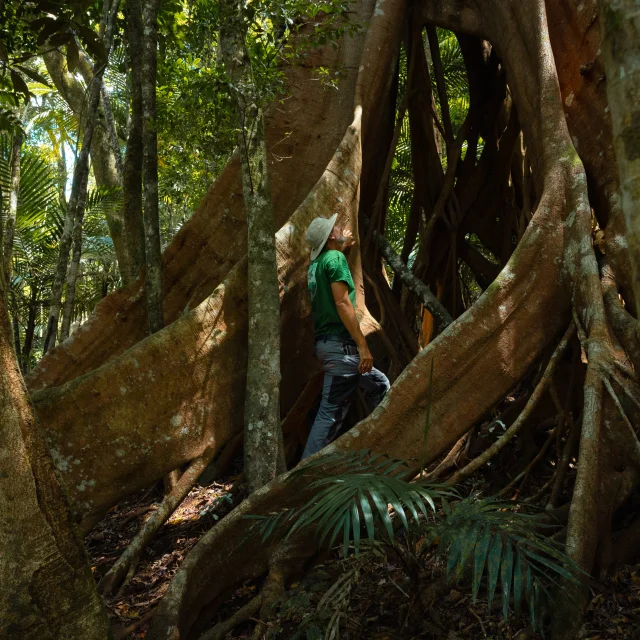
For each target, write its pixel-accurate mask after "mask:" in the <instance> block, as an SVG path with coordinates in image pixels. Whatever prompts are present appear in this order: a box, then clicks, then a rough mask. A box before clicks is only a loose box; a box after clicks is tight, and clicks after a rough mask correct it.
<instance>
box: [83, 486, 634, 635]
mask: <svg viewBox="0 0 640 640" xmlns="http://www.w3.org/2000/svg"><path fill="white" fill-rule="evenodd" d="M233 482H234V478H230V479H229V480H228V482H223V483H213V484H211V485H209V486H206V487H202V486H196V487H195V488H194V489H193V490H192V491H191V493H190V494H189V496H188V497H187V498H186V499H185V501H184V502H183V503H182V505H180V507H179V509H178V510H177V511H176V512H175V513H174V514H173V516H172V517H171V519H170V520H169V522H167V524H166V525H165V526H164V527H163V528H162V530H161V532H160V534H159V535H158V537H157V538H156V539H155V540H154V541H153V542H152V543H151V545H150V546H149V547H148V548H147V550H146V551H145V552H144V553H143V555H142V558H141V560H140V563H139V565H138V569H137V572H136V575H135V577H134V578H133V579H132V581H131V582H130V584H129V585H128V586H127V587H126V588H125V589H124V590H123V591H122V593H121V594H119V595H118V596H117V597H115V598H113V599H111V600H109V601H108V602H107V607H108V610H109V614H110V616H111V618H112V622H113V626H114V631H115V638H116V640H123V639H124V638H131V639H138V638H144V637H145V633H146V629H147V627H148V623H149V620H150V618H151V616H152V615H153V611H154V609H155V606H156V605H157V603H158V601H159V600H160V598H161V597H162V595H163V594H164V592H165V591H166V589H167V587H168V584H169V582H170V580H171V578H172V576H173V575H174V573H175V572H176V570H177V569H178V567H179V565H180V563H181V562H182V560H183V559H184V557H185V556H186V555H187V553H188V552H189V550H190V549H191V548H192V547H193V546H194V545H195V544H196V542H197V541H198V539H199V538H200V537H201V536H202V535H203V533H204V532H205V531H207V530H208V529H210V528H211V527H212V526H215V524H216V522H217V521H218V520H219V519H220V518H222V517H223V516H224V515H225V514H226V513H228V512H229V511H230V510H231V509H232V508H233V506H234V503H237V502H238V501H239V500H240V499H241V497H242V496H241V494H236V495H235V497H234V491H233V490H232V489H233V486H234V485H233ZM161 499H162V494H161V490H160V488H159V487H156V488H154V489H152V490H147V491H144V492H141V493H139V494H138V495H136V496H133V497H132V498H130V499H128V500H126V501H124V502H122V503H121V504H119V505H118V506H116V507H114V508H113V509H111V511H109V513H108V514H107V515H106V517H105V518H104V519H103V520H102V521H101V522H100V523H99V524H98V525H97V526H96V527H95V528H94V529H93V531H92V532H91V533H90V534H89V535H88V536H87V538H86V544H87V549H88V551H89V555H90V557H91V564H92V569H93V572H94V576H95V578H96V580H99V579H100V578H101V577H102V576H103V575H104V574H105V573H106V571H107V570H108V568H109V567H110V566H111V565H112V564H113V562H114V561H115V560H116V559H117V557H118V556H119V555H120V553H121V552H122V551H123V550H124V548H125V547H126V545H127V544H128V543H129V542H130V541H131V539H132V537H133V536H134V535H135V533H136V531H137V530H138V528H139V526H140V525H141V524H142V522H143V521H144V519H145V518H147V517H149V516H150V514H151V511H152V510H153V509H154V505H156V504H157V503H158V502H159V501H160V500H161ZM429 568H430V570H431V572H432V573H431V576H432V578H433V580H434V581H437V580H438V578H439V577H440V576H442V575H443V573H444V568H443V567H442V562H441V560H440V559H439V558H438V556H435V555H434V556H433V559H432V561H430V564H429ZM346 575H349V576H350V577H349V579H348V581H346V582H345V581H343V582H342V583H339V578H340V577H341V576H342V577H344V576H346ZM441 581H442V580H441ZM336 585H337V587H336ZM258 587H259V584H256V583H247V584H245V585H243V586H242V587H241V588H240V589H239V590H238V591H237V592H236V594H235V596H234V598H233V599H232V600H231V601H230V602H229V603H228V609H226V610H221V611H219V612H218V613H217V616H218V619H220V620H222V619H225V618H227V617H228V616H230V615H231V614H232V613H233V612H234V611H235V610H236V609H238V608H239V607H241V606H242V605H244V604H245V603H246V602H247V601H248V600H249V599H250V598H251V597H252V595H254V594H255V591H256V589H257V588H258ZM331 588H333V589H334V591H333V593H332V597H331V606H329V607H328V606H326V605H327V603H326V602H325V606H324V608H323V606H322V604H321V600H322V597H323V595H324V594H325V593H326V592H327V591H328V590H329V589H331ZM415 591H416V589H414V588H412V586H411V583H410V580H409V578H408V577H407V575H406V573H405V572H404V571H403V569H402V567H400V566H397V562H395V561H394V560H393V559H390V558H389V557H387V556H386V555H385V554H384V553H381V552H380V551H378V552H375V553H372V554H369V555H368V556H366V557H361V558H360V559H355V560H354V559H352V560H346V561H345V560H341V559H340V558H339V557H338V554H337V553H336V554H334V555H331V556H329V557H327V558H325V559H324V564H323V565H319V566H318V567H316V568H315V569H314V570H313V571H312V572H311V573H310V574H309V575H308V576H307V577H306V578H305V579H304V580H301V581H300V582H298V583H294V584H293V585H291V587H290V589H289V590H288V591H287V594H286V600H285V601H284V603H283V604H282V605H281V606H280V609H279V614H278V616H277V618H276V619H275V621H273V622H271V623H270V626H269V631H270V633H269V636H267V637H269V638H292V639H295V638H300V639H301V640H303V639H305V638H323V637H324V633H321V630H323V629H324V628H326V626H327V625H328V624H333V625H336V624H339V631H340V633H339V636H336V637H343V638H347V637H348V638H353V639H355V638H358V639H366V640H388V639H389V640H391V639H407V640H410V639H413V638H415V639H417V638H425V639H436V638H443V639H445V640H456V639H459V640H467V639H469V640H472V639H473V640H475V639H481V638H482V639H485V638H488V639H496V640H497V639H508V640H512V639H513V640H515V639H518V640H524V639H525V638H528V639H533V638H538V637H541V636H538V635H536V634H533V633H532V632H531V629H530V626H529V624H528V621H527V620H525V619H524V618H514V617H511V618H510V619H509V622H507V623H505V622H504V621H503V620H502V617H501V614H500V610H499V609H500V602H499V599H498V598H496V600H495V601H494V603H493V605H492V608H491V609H489V607H488V604H487V600H486V598H485V597H479V598H478V601H477V602H476V604H473V603H472V598H471V594H470V589H468V588H465V586H464V585H460V586H455V585H449V586H446V587H445V588H444V589H442V590H440V592H439V595H438V597H437V598H436V599H435V601H434V603H433V605H432V606H431V607H430V608H429V611H428V614H427V615H424V613H423V610H422V609H421V606H420V604H419V598H418V597H417V594H416V593H415ZM481 595H482V594H481ZM341 598H342V600H340V599H341ZM336 603H338V604H336ZM340 603H342V604H340ZM319 605H320V606H319ZM336 612H337V613H336ZM334 614H335V615H334ZM253 627H254V623H253V622H250V623H249V624H247V625H244V626H240V627H238V628H237V629H236V630H235V631H234V632H233V633H230V634H228V635H227V638H228V639H229V640H240V639H244V638H246V639H249V638H251V636H252V632H253ZM345 631H346V632H347V633H345ZM581 638H585V639H588V640H605V639H607V640H608V639H611V640H614V639H615V640H626V639H630V640H640V564H638V565H634V566H625V567H622V568H620V569H618V570H617V571H616V572H615V573H613V574H612V575H611V576H610V577H609V578H608V579H607V580H606V581H604V582H601V583H594V584H593V585H592V588H591V601H590V604H589V608H588V611H587V614H586V616H585V622H584V626H583V628H582V630H581Z"/></svg>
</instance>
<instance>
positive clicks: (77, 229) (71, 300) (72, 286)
mask: <svg viewBox="0 0 640 640" xmlns="http://www.w3.org/2000/svg"><path fill="white" fill-rule="evenodd" d="M82 195H83V194H81V197H82ZM84 195H85V197H84V199H83V200H82V201H81V202H80V201H78V208H77V212H78V213H80V212H84V208H85V206H86V189H85V191H84ZM83 222H84V215H82V214H81V215H77V216H76V220H75V221H74V225H73V244H72V249H71V262H70V263H69V270H68V271H67V286H66V289H65V296H64V306H63V308H62V326H61V327H60V341H61V342H62V341H63V340H66V339H67V338H68V337H69V332H70V330H71V320H72V319H73V307H74V305H75V301H76V281H77V279H78V274H79V272H80V258H81V257H82V224H83Z"/></svg>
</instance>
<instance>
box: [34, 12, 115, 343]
mask: <svg viewBox="0 0 640 640" xmlns="http://www.w3.org/2000/svg"><path fill="white" fill-rule="evenodd" d="M118 5H119V0H113V3H112V5H111V7H110V9H109V12H108V14H107V13H106V8H105V14H106V15H105V19H104V20H105V25H106V27H105V31H104V38H103V42H104V44H105V50H106V52H107V56H108V54H109V52H110V51H111V44H112V41H113V28H114V22H115V14H116V13H117V10H118ZM105 68H106V65H102V66H100V67H98V68H97V69H96V71H95V73H94V76H93V80H92V83H91V92H90V95H89V106H88V114H87V119H86V124H85V130H84V135H83V136H82V149H81V150H80V153H79V154H78V159H77V161H76V166H75V168H74V171H73V183H72V186H71V195H70V197H69V204H68V205H67V215H66V217H65V225H64V229H63V232H62V237H61V238H60V253H59V255H58V264H57V267H56V271H55V275H54V280H53V286H52V288H51V301H50V306H49V319H48V321H47V331H46V335H45V340H44V352H45V353H46V352H47V351H48V350H49V349H51V348H52V347H54V346H55V344H56V338H57V335H58V317H59V315H60V307H61V304H62V289H63V285H64V281H65V278H66V276H67V267H68V263H69V251H70V249H71V243H72V241H73V238H74V237H75V236H76V235H77V233H78V231H76V228H77V226H78V225H80V230H79V233H80V234H81V233H82V220H83V216H84V205H85V202H86V197H87V182H88V180H89V150H90V148H91V141H92V139H93V132H94V129H95V125H96V116H97V111H98V105H99V104H100V93H101V89H102V76H103V74H104V70H105ZM74 282H75V280H74Z"/></svg>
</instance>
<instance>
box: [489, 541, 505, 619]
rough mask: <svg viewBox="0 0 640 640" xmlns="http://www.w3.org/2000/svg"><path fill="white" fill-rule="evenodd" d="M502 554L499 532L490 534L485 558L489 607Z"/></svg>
mask: <svg viewBox="0 0 640 640" xmlns="http://www.w3.org/2000/svg"><path fill="white" fill-rule="evenodd" d="M501 556H502V538H501V537H500V535H499V534H494V535H493V536H492V540H491V545H490V547H489V555H488V558H487V576H488V589H489V594H488V597H489V607H491V602H492V601H493V596H494V594H495V591H496V586H497V584H498V573H499V571H500V558H501Z"/></svg>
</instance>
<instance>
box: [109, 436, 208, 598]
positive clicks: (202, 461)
mask: <svg viewBox="0 0 640 640" xmlns="http://www.w3.org/2000/svg"><path fill="white" fill-rule="evenodd" d="M214 452H215V449H214V448H213V447H208V448H207V449H206V450H205V452H204V454H203V455H202V456H200V457H199V458H196V459H195V460H194V461H193V462H192V463H191V464H190V465H189V468H188V469H187V470H186V471H185V472H184V473H183V474H182V476H181V478H180V480H178V482H177V483H176V485H175V487H174V488H173V489H172V490H171V492H170V493H168V494H167V495H166V496H165V497H164V499H163V500H162V503H161V504H160V506H159V507H158V508H157V509H156V511H155V512H154V513H153V515H152V516H151V517H150V518H149V519H148V520H147V521H146V522H145V523H144V524H143V525H142V527H141V528H140V531H138V533H137V534H136V536H135V538H134V539H133V540H132V541H131V543H130V544H129V546H128V547H127V548H126V549H125V551H124V553H123V554H122V555H121V556H120V558H118V560H117V561H116V563H115V564H114V565H113V566H112V567H111V569H109V571H107V573H106V574H105V575H104V577H103V578H102V580H100V583H99V585H98V589H99V590H100V592H101V593H102V594H104V595H110V594H112V593H113V592H114V591H115V590H116V589H117V588H118V587H120V590H122V589H124V587H126V586H127V584H128V583H129V581H130V580H131V578H132V577H133V575H134V573H135V569H136V566H137V565H138V559H139V558H140V554H141V553H142V551H143V550H144V549H145V547H146V546H147V545H148V544H149V542H151V540H153V538H154V537H155V535H156V533H157V532H158V531H159V529H160V527H162V525H163V524H164V523H165V522H166V521H167V520H168V519H169V518H170V517H171V514H172V513H173V512H174V511H175V510H176V509H177V508H178V506H179V505H180V503H181V502H182V501H183V500H184V499H185V497H186V496H187V494H188V493H189V491H191V489H192V488H193V485H194V484H195V483H196V480H197V479H198V478H199V477H200V474H201V473H202V472H203V471H204V469H205V468H206V467H207V465H208V464H209V462H211V458H213V454H214Z"/></svg>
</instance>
